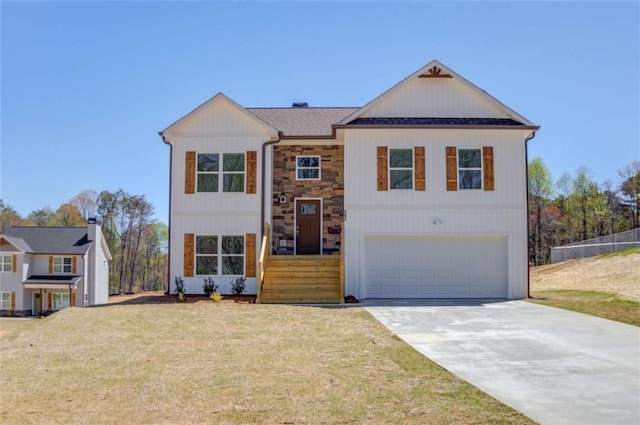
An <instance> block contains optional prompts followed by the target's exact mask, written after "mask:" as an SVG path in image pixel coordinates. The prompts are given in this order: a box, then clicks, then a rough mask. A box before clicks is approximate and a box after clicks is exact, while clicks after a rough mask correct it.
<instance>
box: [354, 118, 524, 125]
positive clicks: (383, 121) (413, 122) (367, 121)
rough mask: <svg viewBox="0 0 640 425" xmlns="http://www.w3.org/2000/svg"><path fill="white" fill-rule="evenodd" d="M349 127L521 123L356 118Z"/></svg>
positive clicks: (477, 120) (468, 119)
mask: <svg viewBox="0 0 640 425" xmlns="http://www.w3.org/2000/svg"><path fill="white" fill-rule="evenodd" d="M349 125H474V126H475V125H480V126H482V125H491V126H493V125H499V126H518V125H523V124H522V123H520V122H518V121H515V120H512V119H510V118H438V117H433V118H431V117H424V118H411V117H407V118H401V117H388V118H357V119H355V120H353V121H351V122H350V123H349Z"/></svg>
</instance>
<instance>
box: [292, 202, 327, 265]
mask: <svg viewBox="0 0 640 425" xmlns="http://www.w3.org/2000/svg"><path fill="white" fill-rule="evenodd" d="M320 214H322V211H321V208H320V201H319V200H313V199H298V200H297V202H296V254H298V255H316V254H320Z"/></svg>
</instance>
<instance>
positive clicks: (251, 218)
mask: <svg viewBox="0 0 640 425" xmlns="http://www.w3.org/2000/svg"><path fill="white" fill-rule="evenodd" d="M205 112H206V113H205ZM196 134H197V136H194V135H196ZM273 136H274V135H273V134H271V133H270V130H269V128H268V127H266V126H262V125H260V124H258V123H256V121H255V120H254V119H253V118H251V117H250V116H248V115H245V114H243V112H242V111H240V110H238V109H237V108H235V107H234V106H232V105H230V104H228V103H226V102H217V103H215V104H214V105H213V106H212V107H210V108H208V109H207V110H206V111H198V112H197V113H195V116H194V117H193V119H188V120H185V121H184V122H181V123H180V126H179V132H178V133H170V138H169V141H170V142H171V144H172V164H171V171H172V175H171V179H172V182H171V206H170V209H171V211H170V220H171V241H170V246H169V250H170V257H171V260H170V264H169V284H170V287H171V292H172V293H173V292H174V291H175V284H174V279H175V277H176V276H182V277H183V279H184V281H185V284H186V291H187V293H196V294H199V293H202V279H203V276H194V277H192V278H185V277H184V267H183V256H184V239H183V238H184V234H185V233H193V234H195V235H245V234H247V233H255V234H256V244H257V245H258V246H257V247H256V251H257V252H256V264H257V261H258V259H257V257H258V255H259V250H260V247H259V245H260V243H261V240H260V237H261V234H260V229H261V222H262V219H261V217H260V206H261V203H260V197H261V193H262V184H263V183H262V181H261V180H262V178H261V176H262V144H263V143H264V142H266V141H269V140H271V139H272V137H273ZM187 151H195V152H199V153H215V152H219V153H225V152H247V151H256V152H257V173H256V177H257V190H256V193H255V194H247V193H244V192H236V193H224V192H214V193H198V192H196V193H194V194H185V193H184V189H185V187H184V186H185V184H184V183H185V153H186V152H187ZM268 158H269V159H270V155H268ZM269 178H270V177H269ZM246 180H247V179H246V174H245V184H246ZM267 199H269V198H268V196H267ZM267 205H269V201H267ZM267 212H268V211H267ZM245 261H246V260H245ZM214 280H215V282H216V284H217V285H219V286H220V287H219V291H221V292H222V293H229V292H230V282H231V278H230V277H222V276H220V277H217V278H216V277H214ZM246 284H247V289H246V291H245V292H246V293H247V294H250V293H255V290H256V289H255V288H256V286H255V279H253V278H251V279H247V282H246Z"/></svg>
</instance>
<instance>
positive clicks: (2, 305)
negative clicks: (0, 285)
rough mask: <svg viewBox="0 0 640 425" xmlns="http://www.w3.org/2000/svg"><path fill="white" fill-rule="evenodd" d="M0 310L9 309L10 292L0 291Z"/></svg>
mask: <svg viewBox="0 0 640 425" xmlns="http://www.w3.org/2000/svg"><path fill="white" fill-rule="evenodd" d="M0 310H11V292H0Z"/></svg>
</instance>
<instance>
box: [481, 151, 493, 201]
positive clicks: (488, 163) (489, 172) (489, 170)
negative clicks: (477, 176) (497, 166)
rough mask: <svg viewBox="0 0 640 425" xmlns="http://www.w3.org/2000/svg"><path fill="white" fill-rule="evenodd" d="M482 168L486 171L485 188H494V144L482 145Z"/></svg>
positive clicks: (489, 189)
mask: <svg viewBox="0 0 640 425" xmlns="http://www.w3.org/2000/svg"><path fill="white" fill-rule="evenodd" d="M482 168H483V172H484V179H483V180H484V182H483V183H484V190H488V191H492V190H494V188H495V187H494V186H495V184H494V176H493V146H483V147H482Z"/></svg>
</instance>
